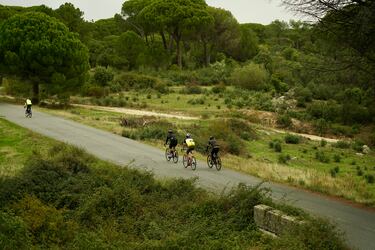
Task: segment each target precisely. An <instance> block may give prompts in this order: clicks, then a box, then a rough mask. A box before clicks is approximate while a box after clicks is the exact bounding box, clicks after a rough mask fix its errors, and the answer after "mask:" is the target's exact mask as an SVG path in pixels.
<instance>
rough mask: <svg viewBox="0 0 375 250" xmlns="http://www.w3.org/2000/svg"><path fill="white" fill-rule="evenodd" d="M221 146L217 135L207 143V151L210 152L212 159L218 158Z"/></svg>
mask: <svg viewBox="0 0 375 250" xmlns="http://www.w3.org/2000/svg"><path fill="white" fill-rule="evenodd" d="M219 150H220V146H219V145H218V144H217V141H216V139H215V137H213V136H211V137H210V139H209V140H208V143H207V148H206V151H207V152H210V154H211V159H212V160H214V159H217V154H218V153H219Z"/></svg>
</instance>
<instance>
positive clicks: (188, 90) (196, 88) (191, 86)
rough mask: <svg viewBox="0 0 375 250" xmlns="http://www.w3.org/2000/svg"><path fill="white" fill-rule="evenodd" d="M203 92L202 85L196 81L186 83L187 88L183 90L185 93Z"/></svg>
mask: <svg viewBox="0 0 375 250" xmlns="http://www.w3.org/2000/svg"><path fill="white" fill-rule="evenodd" d="M202 92H203V89H202V87H200V86H199V85H197V84H194V83H189V84H186V86H185V88H184V89H183V90H182V93H183V94H188V95H192V94H202Z"/></svg>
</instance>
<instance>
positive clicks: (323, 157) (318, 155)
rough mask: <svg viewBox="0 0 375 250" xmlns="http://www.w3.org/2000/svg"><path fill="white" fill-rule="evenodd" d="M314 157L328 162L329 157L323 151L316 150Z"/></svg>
mask: <svg viewBox="0 0 375 250" xmlns="http://www.w3.org/2000/svg"><path fill="white" fill-rule="evenodd" d="M315 159H317V160H318V161H320V162H322V163H329V157H328V156H327V155H326V153H325V152H324V151H317V152H316V153H315Z"/></svg>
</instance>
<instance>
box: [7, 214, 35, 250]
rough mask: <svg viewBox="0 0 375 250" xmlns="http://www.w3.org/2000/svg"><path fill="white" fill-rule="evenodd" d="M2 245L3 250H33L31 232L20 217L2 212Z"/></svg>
mask: <svg viewBox="0 0 375 250" xmlns="http://www.w3.org/2000/svg"><path fill="white" fill-rule="evenodd" d="M0 245H1V248H2V249H32V247H31V239H30V236H29V232H28V230H27V228H26V224H25V223H24V222H23V221H22V219H21V218H20V217H17V216H14V215H11V214H9V213H5V212H2V211H0Z"/></svg>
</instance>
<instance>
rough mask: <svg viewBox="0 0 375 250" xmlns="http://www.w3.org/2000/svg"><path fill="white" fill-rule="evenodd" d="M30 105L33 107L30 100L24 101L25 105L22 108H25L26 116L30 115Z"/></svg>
mask: <svg viewBox="0 0 375 250" xmlns="http://www.w3.org/2000/svg"><path fill="white" fill-rule="evenodd" d="M32 105H33V103H32V102H31V100H30V99H26V102H25V105H24V106H23V107H24V108H26V114H31V106H32Z"/></svg>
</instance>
